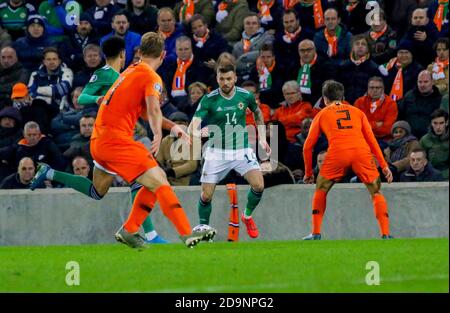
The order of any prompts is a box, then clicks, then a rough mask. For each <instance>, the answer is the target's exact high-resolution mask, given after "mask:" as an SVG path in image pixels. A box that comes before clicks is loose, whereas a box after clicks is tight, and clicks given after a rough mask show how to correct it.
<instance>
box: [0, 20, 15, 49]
mask: <svg viewBox="0 0 450 313" xmlns="http://www.w3.org/2000/svg"><path fill="white" fill-rule="evenodd" d="M11 45H12V41H11V36H10V35H9V34H8V31H7V30H6V29H3V28H2V26H1V25H0V49H3V48H5V47H9V46H11Z"/></svg>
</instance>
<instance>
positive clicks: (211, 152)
mask: <svg viewBox="0 0 450 313" xmlns="http://www.w3.org/2000/svg"><path fill="white" fill-rule="evenodd" d="M236 81H237V76H236V68H235V65H234V64H233V63H225V64H220V63H219V66H218V68H217V82H218V84H219V88H218V89H216V90H214V91H212V92H211V93H209V94H208V95H205V96H204V97H203V98H202V100H201V101H200V104H199V106H198V108H197V111H196V113H195V115H194V118H193V120H192V122H191V125H190V132H191V134H192V135H193V136H194V140H195V139H196V138H199V137H200V136H201V130H200V127H201V123H202V120H205V119H207V120H208V132H209V138H210V139H209V141H208V148H207V149H206V152H205V155H204V157H205V163H204V165H203V169H202V176H201V179H200V181H201V183H202V192H201V196H200V200H199V203H198V213H199V217H200V225H198V226H196V227H195V228H194V230H195V229H197V230H200V229H201V228H202V227H205V226H204V225H208V224H209V217H210V215H211V210H212V206H211V200H212V198H213V195H214V191H215V188H216V185H217V183H219V182H220V181H221V180H222V179H223V178H225V176H226V175H227V174H228V173H229V172H230V171H231V170H235V171H237V172H238V173H239V174H241V175H242V176H243V177H244V178H245V179H246V180H247V182H248V183H249V184H250V186H251V188H250V190H249V192H248V197H247V205H246V208H245V211H244V212H243V213H242V215H241V220H242V222H243V223H244V224H245V226H246V228H247V233H248V235H249V236H250V237H251V238H256V237H258V235H259V231H258V228H257V227H256V224H255V222H254V220H253V218H252V213H253V211H254V210H255V208H256V206H257V205H258V203H259V202H260V200H261V198H262V195H263V191H264V179H263V175H262V173H261V168H260V166H259V163H258V160H257V158H256V155H255V153H254V152H253V150H252V148H250V147H249V143H248V132H247V129H246V119H245V117H246V110H247V108H249V109H250V110H251V111H252V112H253V114H254V116H255V121H256V124H257V125H258V142H259V144H260V145H261V147H262V148H263V149H264V151H265V152H266V153H267V155H270V153H271V150H270V147H269V145H268V143H267V141H266V131H265V126H264V118H263V115H262V112H261V110H260V109H259V107H258V105H257V104H256V101H255V98H254V96H253V94H251V93H250V92H248V91H247V90H245V89H243V88H240V87H236V86H235V84H236Z"/></svg>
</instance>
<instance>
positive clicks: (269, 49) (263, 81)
mask: <svg viewBox="0 0 450 313" xmlns="http://www.w3.org/2000/svg"><path fill="white" fill-rule="evenodd" d="M244 78H245V77H244ZM249 78H250V79H251V80H253V81H257V82H258V86H259V93H260V98H261V101H262V102H263V103H266V104H268V105H269V106H270V107H271V108H277V107H278V106H279V103H280V102H281V101H283V94H282V92H281V89H282V87H283V84H284V82H285V81H287V80H289V76H286V75H285V73H284V72H283V70H282V68H281V67H280V66H279V65H278V63H277V62H276V59H275V54H274V51H273V46H272V45H271V44H263V46H262V47H261V49H260V51H259V56H258V58H257V59H256V67H255V68H254V69H253V71H252V73H251V75H250V77H249Z"/></svg>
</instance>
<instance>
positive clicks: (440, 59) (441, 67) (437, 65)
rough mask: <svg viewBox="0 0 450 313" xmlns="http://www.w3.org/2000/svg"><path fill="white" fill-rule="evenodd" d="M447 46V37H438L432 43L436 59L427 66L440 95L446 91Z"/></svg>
mask: <svg viewBox="0 0 450 313" xmlns="http://www.w3.org/2000/svg"><path fill="white" fill-rule="evenodd" d="M448 48H449V44H448V38H439V39H438V40H437V41H436V42H435V44H434V50H435V51H436V55H437V56H436V59H435V60H434V62H433V63H431V64H430V65H428V68H427V69H428V71H429V72H430V73H432V77H433V83H434V85H435V86H436V87H437V88H438V89H439V92H440V93H441V94H442V95H444V94H446V93H448Z"/></svg>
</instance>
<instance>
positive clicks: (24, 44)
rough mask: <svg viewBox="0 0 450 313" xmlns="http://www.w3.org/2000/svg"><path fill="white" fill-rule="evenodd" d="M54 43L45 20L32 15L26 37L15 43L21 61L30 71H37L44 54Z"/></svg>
mask: <svg viewBox="0 0 450 313" xmlns="http://www.w3.org/2000/svg"><path fill="white" fill-rule="evenodd" d="M51 45H52V42H51V41H50V39H49V38H48V36H47V32H46V30H45V21H44V18H43V17H42V16H40V15H30V16H29V18H28V20H27V29H26V33H25V37H21V38H19V39H17V40H16V41H15V42H14V49H15V50H16V52H17V56H18V57H19V61H20V62H21V63H22V64H23V66H24V67H25V68H26V69H27V70H29V71H35V70H36V69H37V68H38V67H39V64H40V62H41V61H42V53H43V51H44V49H45V48H47V47H50V46H51Z"/></svg>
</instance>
